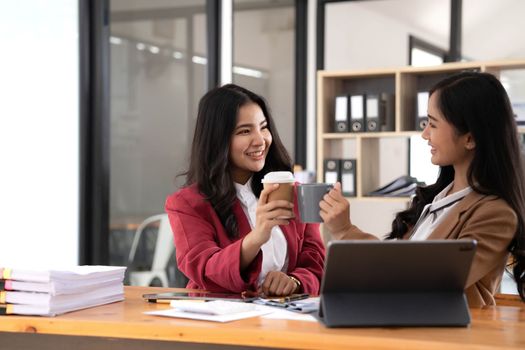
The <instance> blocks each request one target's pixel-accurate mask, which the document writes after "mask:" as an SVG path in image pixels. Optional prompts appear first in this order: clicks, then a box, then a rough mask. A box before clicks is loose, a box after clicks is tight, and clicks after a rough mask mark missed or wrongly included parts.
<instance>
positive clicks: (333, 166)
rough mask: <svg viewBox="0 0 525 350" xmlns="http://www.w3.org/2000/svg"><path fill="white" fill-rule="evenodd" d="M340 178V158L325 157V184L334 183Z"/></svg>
mask: <svg viewBox="0 0 525 350" xmlns="http://www.w3.org/2000/svg"><path fill="white" fill-rule="evenodd" d="M340 180H341V171H340V160H339V159H325V161H324V182H325V183H327V184H335V183H336V182H337V181H340Z"/></svg>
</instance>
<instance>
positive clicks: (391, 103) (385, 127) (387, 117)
mask: <svg viewBox="0 0 525 350" xmlns="http://www.w3.org/2000/svg"><path fill="white" fill-rule="evenodd" d="M380 97H381V98H380V103H379V121H380V123H381V127H380V128H381V129H380V130H381V131H394V130H395V126H394V121H395V119H396V117H395V115H396V98H395V95H394V94H390V93H387V92H384V93H382V94H381V95H380Z"/></svg>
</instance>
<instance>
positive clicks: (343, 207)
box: [319, 182, 352, 239]
mask: <svg viewBox="0 0 525 350" xmlns="http://www.w3.org/2000/svg"><path fill="white" fill-rule="evenodd" d="M319 207H320V208H321V213H320V214H321V218H322V219H323V222H324V224H325V225H326V228H327V229H328V230H329V231H330V232H331V233H332V235H333V236H334V238H336V239H340V238H341V237H342V236H343V235H344V233H345V232H346V231H347V230H349V229H350V227H351V226H352V223H351V222H350V203H348V201H347V200H346V198H345V197H344V196H343V194H342V192H341V183H339V182H337V183H336V184H335V186H334V188H333V189H332V190H330V192H328V193H327V194H325V195H324V197H323V199H322V200H321V202H320V203H319Z"/></svg>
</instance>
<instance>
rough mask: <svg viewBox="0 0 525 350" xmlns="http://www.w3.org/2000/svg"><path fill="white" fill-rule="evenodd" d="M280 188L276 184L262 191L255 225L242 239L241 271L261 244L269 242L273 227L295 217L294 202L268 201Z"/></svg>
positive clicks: (286, 222) (253, 256)
mask: <svg viewBox="0 0 525 350" xmlns="http://www.w3.org/2000/svg"><path fill="white" fill-rule="evenodd" d="M278 188H279V185H277V184H275V185H273V186H270V187H267V188H265V189H263V190H262V191H261V195H260V196H259V201H258V202H257V210H256V211H255V227H254V228H253V230H252V231H251V232H250V233H248V234H247V235H246V237H244V239H243V240H242V245H241V266H240V267H241V271H243V270H244V269H245V268H246V267H247V266H248V265H250V264H251V262H252V261H253V259H254V258H255V257H256V256H257V254H258V253H259V251H260V250H261V246H262V245H263V244H264V243H266V242H268V240H269V239H270V237H271V234H272V228H273V227H274V226H277V225H288V222H289V220H290V219H292V218H293V217H294V213H293V203H290V202H288V201H285V200H274V201H271V202H268V195H269V194H270V193H272V192H273V191H275V190H276V189H278Z"/></svg>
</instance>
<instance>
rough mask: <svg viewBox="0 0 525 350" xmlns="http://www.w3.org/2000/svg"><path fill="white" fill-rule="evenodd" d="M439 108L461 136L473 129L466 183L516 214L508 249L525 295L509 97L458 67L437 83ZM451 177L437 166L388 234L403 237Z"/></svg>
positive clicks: (518, 160)
mask: <svg viewBox="0 0 525 350" xmlns="http://www.w3.org/2000/svg"><path fill="white" fill-rule="evenodd" d="M433 93H438V94H439V96H438V97H439V98H438V107H439V109H440V111H441V112H442V114H443V116H444V117H445V119H446V120H447V122H449V123H450V124H452V125H453V126H454V128H455V129H456V131H457V132H458V134H459V135H464V134H466V133H468V132H470V133H471V135H472V137H473V139H474V141H475V142H476V147H475V148H474V157H473V159H472V162H471V164H470V166H469V169H468V172H467V179H468V183H469V185H470V187H472V189H473V190H474V191H476V192H478V193H483V194H491V195H495V196H498V197H500V198H502V199H504V200H505V201H506V202H507V203H508V204H509V206H510V207H511V208H512V209H513V210H514V212H515V213H516V215H517V218H518V227H517V230H516V234H515V237H514V240H513V241H512V243H511V245H510V247H509V250H510V252H511V253H512V255H513V257H514V268H513V274H514V278H515V280H516V282H517V285H518V292H519V294H520V296H521V298H522V299H523V300H525V292H524V282H525V223H524V215H525V185H524V179H525V176H524V167H523V158H522V154H521V148H520V143H519V140H518V131H517V127H516V121H515V119H514V113H513V112H512V107H511V104H510V100H509V97H508V95H507V93H506V91H505V89H504V87H503V86H502V85H501V83H500V81H499V80H498V79H496V78H495V77H494V76H493V75H491V74H488V73H478V72H462V73H459V74H456V75H453V76H450V77H447V78H445V79H444V80H442V81H440V82H439V83H437V84H436V85H435V86H434V87H433V88H432V89H431V91H430V94H431V95H432V94H433ZM453 179H454V168H453V167H452V166H444V167H441V168H440V172H439V177H438V179H437V181H436V183H435V184H433V185H430V186H426V187H419V188H417V190H416V195H415V197H414V200H413V201H412V204H411V206H410V208H409V209H407V210H405V211H402V212H400V213H398V214H397V215H396V217H395V219H394V221H393V223H392V232H391V233H390V235H389V236H388V238H401V237H403V236H404V235H405V234H406V233H407V232H408V230H409V228H410V227H412V226H413V225H415V223H416V221H417V220H418V218H419V216H420V215H421V212H422V211H423V207H424V206H425V205H426V204H428V203H430V202H432V200H433V199H434V197H435V196H436V195H437V194H438V193H439V192H441V191H442V190H443V189H444V188H445V187H446V186H447V185H448V184H450V182H451V181H452V180H453Z"/></svg>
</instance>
